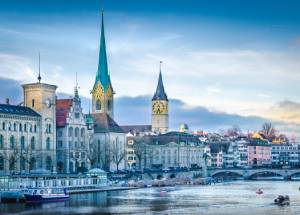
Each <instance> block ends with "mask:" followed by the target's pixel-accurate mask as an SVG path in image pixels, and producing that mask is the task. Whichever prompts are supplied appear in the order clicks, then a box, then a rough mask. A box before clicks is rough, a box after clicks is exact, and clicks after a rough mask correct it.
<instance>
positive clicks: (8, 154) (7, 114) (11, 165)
mask: <svg viewBox="0 0 300 215" xmlns="http://www.w3.org/2000/svg"><path fill="white" fill-rule="evenodd" d="M41 123H42V117H41V115H40V114H38V113H37V112H35V111H34V110H32V109H31V108H28V107H24V106H15V105H10V104H0V174H8V173H29V172H30V171H33V170H36V169H37V168H38V166H39V165H40V164H38V163H37V162H38V161H41V160H42V159H43V157H41V146H40V145H41V144H40V143H41V139H40V138H41V130H40V128H41ZM42 167H43V166H42ZM48 167H49V168H48V169H50V166H48Z"/></svg>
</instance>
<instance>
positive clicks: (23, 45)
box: [0, 0, 300, 133]
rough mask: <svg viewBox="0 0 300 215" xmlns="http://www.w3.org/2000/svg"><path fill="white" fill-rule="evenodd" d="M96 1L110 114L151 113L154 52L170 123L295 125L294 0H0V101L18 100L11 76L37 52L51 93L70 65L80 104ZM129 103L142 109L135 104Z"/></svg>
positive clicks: (34, 60)
mask: <svg viewBox="0 0 300 215" xmlns="http://www.w3.org/2000/svg"><path fill="white" fill-rule="evenodd" d="M101 8H103V9H104V11H105V12H104V21H105V35H106V45H107V52H108V53H107V54H108V67H109V72H110V74H111V79H112V84H113V87H114V90H115V91H116V100H117V101H118V102H116V105H115V109H116V118H117V121H120V122H121V123H122V124H137V123H138V124H143V123H144V124H145V123H146V124H149V123H150V105H149V104H150V103H149V102H150V99H151V96H152V95H153V93H154V91H155V88H156V84H157V78H158V72H159V71H158V70H159V61H163V65H162V75H163V80H164V85H165V89H166V92H167V94H168V97H169V98H170V99H172V101H173V102H171V104H172V105H173V106H172V105H170V111H171V127H173V128H177V127H178V126H179V125H178V124H180V123H187V124H190V125H191V127H192V128H193V129H203V128H204V129H213V127H216V128H221V127H224V126H232V125H235V124H241V125H242V126H243V128H244V129H251V128H252V129H253V130H255V129H258V127H259V124H260V123H261V122H263V121H267V120H272V121H274V122H276V123H278V126H279V127H280V129H282V130H284V131H287V130H289V131H290V132H292V133H297V132H298V130H297V129H298V126H299V125H298V124H299V123H300V95H299V93H298V92H299V91H300V85H299V81H300V61H299V59H300V58H299V57H300V13H299V10H300V2H299V1H280V0H272V1H271V0H265V1H260V0H252V1H238V0H227V1H225V0H218V1H214V0H210V1H204V0H203V1H198V0H185V1H183V0H163V1H158V0H157V1H153V0H152V1H150V0H144V1H139V0H122V1H121V0H109V1H108V0H106V1H105V0H102V1H100V0H95V1H94V0H89V1H84V0H73V1H71V0H68V1H67V0H51V1H46V0H27V1H21V0H19V1H17V0H3V1H1V7H0V99H2V101H1V102H3V100H4V98H6V97H8V96H11V97H12V100H13V99H14V100H15V101H14V102H15V103H18V102H20V100H22V97H21V96H20V95H21V93H20V90H21V88H20V87H19V89H18V90H16V88H14V87H12V86H16V87H18V86H19V85H20V84H22V83H28V82H34V81H35V80H36V76H37V72H38V52H40V53H41V73H42V81H43V82H47V83H51V84H55V85H57V86H58V93H59V95H70V94H72V93H73V88H74V85H75V74H76V73H77V74H78V82H79V86H80V94H81V96H82V97H84V98H86V100H84V101H86V102H83V103H84V104H83V105H84V106H85V107H87V106H88V100H87V99H88V98H90V97H91V96H90V90H91V88H92V86H93V83H94V78H95V75H96V71H97V60H98V54H99V53H98V52H99V40H100V24H101V17H100V11H101ZM12 83H14V84H15V85H13V84H12ZM18 93H19V94H18ZM16 94H18V96H15V95H16ZM147 98H149V100H147ZM18 100H19V101H18ZM141 102H142V103H141ZM117 104H120V105H119V106H117ZM138 104H141V105H142V107H143V108H142V109H140V110H147V111H148V113H149V115H148V114H147V117H145V116H144V115H145V114H143V113H142V111H141V112H139V111H137V110H136V109H135V108H138V107H139V105H138ZM148 106H149V109H147V108H148ZM172 108H173V109H172ZM128 113H129V116H131V117H130V118H129V117H127V116H124V115H128ZM138 113H139V114H140V115H137V114H138ZM130 114H131V115H130ZM211 114H213V116H212V115H211ZM249 118H251V120H254V121H255V120H256V121H255V123H254V124H253V123H252V121H251V120H249ZM204 119H205V120H204ZM210 119H211V120H210ZM250 121H251V122H250ZM247 122H249V123H248V125H246V124H247ZM299 131H300V129H299Z"/></svg>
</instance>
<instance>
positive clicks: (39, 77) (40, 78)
mask: <svg viewBox="0 0 300 215" xmlns="http://www.w3.org/2000/svg"><path fill="white" fill-rule="evenodd" d="M41 80H42V77H41V55H40V52H39V76H38V81H39V83H41Z"/></svg>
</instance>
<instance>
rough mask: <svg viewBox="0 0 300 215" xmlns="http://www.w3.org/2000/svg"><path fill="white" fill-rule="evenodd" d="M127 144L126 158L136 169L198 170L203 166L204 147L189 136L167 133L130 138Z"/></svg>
mask: <svg viewBox="0 0 300 215" xmlns="http://www.w3.org/2000/svg"><path fill="white" fill-rule="evenodd" d="M127 144H128V145H129V146H130V147H131V150H130V152H131V153H130V154H128V157H132V160H133V162H132V163H134V165H135V168H137V169H141V170H145V169H166V168H170V169H171V168H200V167H202V166H203V165H205V164H204V159H203V150H204V146H203V144H202V143H201V142H200V141H199V139H198V138H197V137H196V136H193V135H190V134H186V133H179V132H169V133H166V134H161V135H149V136H142V137H139V136H135V137H134V136H132V137H128V140H127ZM130 162H131V161H130ZM131 166H132V164H131Z"/></svg>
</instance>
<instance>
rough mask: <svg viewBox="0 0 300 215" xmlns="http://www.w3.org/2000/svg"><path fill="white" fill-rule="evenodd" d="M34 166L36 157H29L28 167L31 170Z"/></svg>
mask: <svg viewBox="0 0 300 215" xmlns="http://www.w3.org/2000/svg"><path fill="white" fill-rule="evenodd" d="M35 168H36V159H35V158H34V157H32V158H30V162H29V169H30V170H33V169H35Z"/></svg>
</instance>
